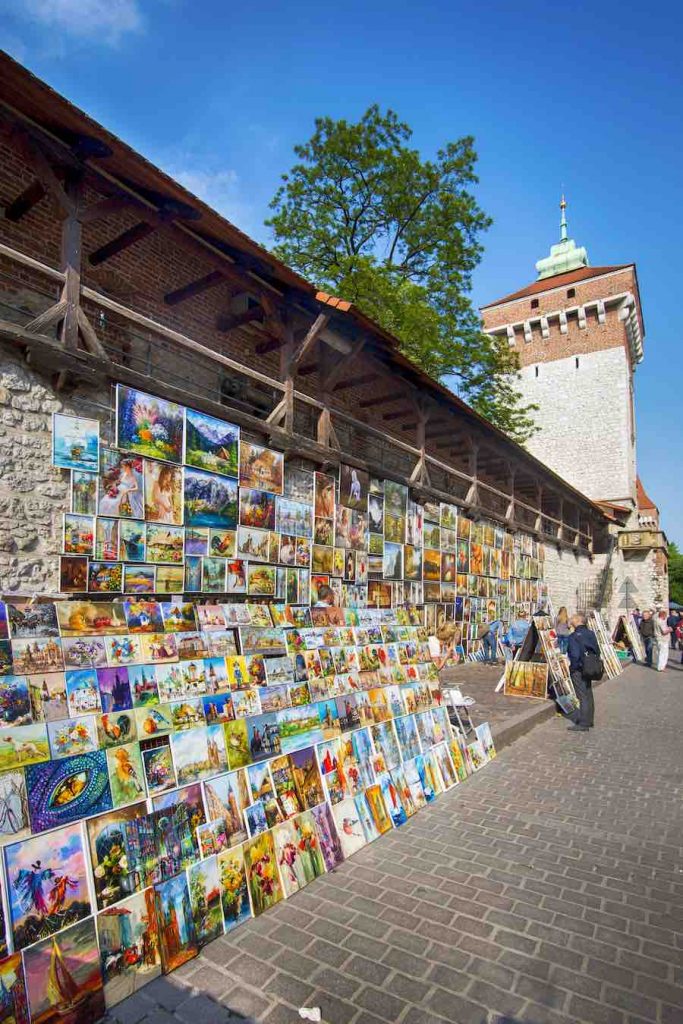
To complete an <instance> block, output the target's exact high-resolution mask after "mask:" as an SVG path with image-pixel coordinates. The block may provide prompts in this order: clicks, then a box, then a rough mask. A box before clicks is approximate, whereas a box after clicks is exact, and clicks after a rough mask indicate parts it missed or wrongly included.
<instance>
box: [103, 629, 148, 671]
mask: <svg viewBox="0 0 683 1024" xmlns="http://www.w3.org/2000/svg"><path fill="white" fill-rule="evenodd" d="M104 647H105V650H106V652H107V664H108V665H109V667H110V668H120V667H121V666H122V665H125V666H126V667H127V669H128V672H129V673H130V667H131V666H133V665H137V664H139V662H141V661H142V660H143V658H142V642H141V639H140V637H139V636H133V635H131V634H130V633H129V634H127V635H126V636H106V637H105V638H104Z"/></svg>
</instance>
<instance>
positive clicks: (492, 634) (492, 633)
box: [481, 619, 503, 665]
mask: <svg viewBox="0 0 683 1024" xmlns="http://www.w3.org/2000/svg"><path fill="white" fill-rule="evenodd" d="M502 628H503V623H502V622H501V620H500V619H494V620H493V622H489V623H488V629H487V631H486V632H485V633H484V634H483V636H482V637H481V640H482V643H483V645H484V661H486V662H488V663H489V665H497V664H498V633H499V632H500V630H501V629H502Z"/></svg>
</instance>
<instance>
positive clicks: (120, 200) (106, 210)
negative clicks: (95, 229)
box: [79, 196, 138, 224]
mask: <svg viewBox="0 0 683 1024" xmlns="http://www.w3.org/2000/svg"><path fill="white" fill-rule="evenodd" d="M137 205H138V204H137V203H136V202H135V200H134V199H131V198H129V197H128V196H107V198H106V199H99V200H98V201H97V202H96V203H91V204H90V206H88V207H86V209H85V210H83V211H82V213H81V214H80V215H79V220H80V222H81V224H94V223H95V221H98V220H102V219H103V218H104V217H109V216H110V215H111V214H112V213H120V212H121V210H127V209H129V208H130V207H131V206H137Z"/></svg>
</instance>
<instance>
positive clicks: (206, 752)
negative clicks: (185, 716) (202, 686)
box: [171, 723, 232, 786]
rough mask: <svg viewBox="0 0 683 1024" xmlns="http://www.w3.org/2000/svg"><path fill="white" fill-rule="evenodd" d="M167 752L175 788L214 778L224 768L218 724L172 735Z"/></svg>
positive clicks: (223, 740) (220, 731)
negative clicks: (170, 751)
mask: <svg viewBox="0 0 683 1024" xmlns="http://www.w3.org/2000/svg"><path fill="white" fill-rule="evenodd" d="M231 724H232V723H231ZM171 750H172V752H173V762H174V764H175V770H176V775H177V778H178V785H179V786H183V785H186V784H187V783H188V782H197V781H199V780H200V779H205V778H208V777H210V776H211V775H218V773H219V772H221V771H225V769H226V768H227V767H228V763H227V755H226V748H225V735H224V733H223V727H222V726H221V725H208V726H203V727H201V726H200V727H199V728H196V729H188V730H187V731H186V732H179V733H172V734H171Z"/></svg>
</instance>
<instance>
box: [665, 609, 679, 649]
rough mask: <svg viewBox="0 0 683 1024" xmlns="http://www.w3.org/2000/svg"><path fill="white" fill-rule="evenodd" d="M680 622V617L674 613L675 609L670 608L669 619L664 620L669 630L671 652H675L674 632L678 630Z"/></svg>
mask: <svg viewBox="0 0 683 1024" xmlns="http://www.w3.org/2000/svg"><path fill="white" fill-rule="evenodd" d="M680 621H681V617H680V615H679V614H678V612H677V611H676V609H675V608H670V609H669V617H668V619H667V620H666V624H667V626H668V627H669V629H670V630H671V650H672V651H675V650H676V630H677V629H678V625H679V623H680Z"/></svg>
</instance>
